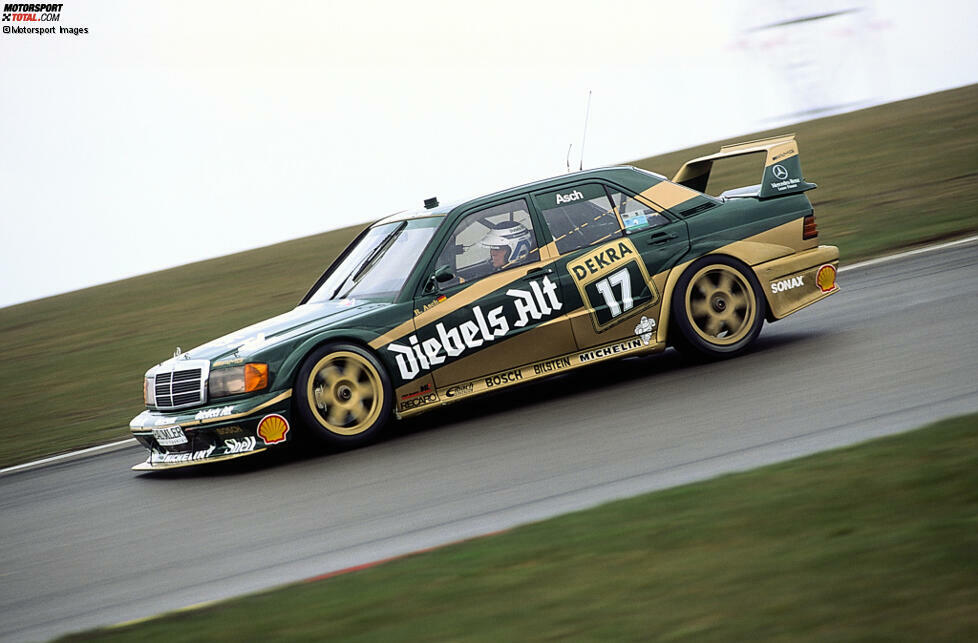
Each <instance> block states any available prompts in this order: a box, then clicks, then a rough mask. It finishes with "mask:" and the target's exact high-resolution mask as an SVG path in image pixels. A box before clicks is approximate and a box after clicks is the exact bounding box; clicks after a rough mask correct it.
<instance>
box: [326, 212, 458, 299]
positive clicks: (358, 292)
mask: <svg viewBox="0 0 978 643" xmlns="http://www.w3.org/2000/svg"><path fill="white" fill-rule="evenodd" d="M441 222H442V219H441V218H440V217H438V218H436V217H427V218H423V219H412V220H410V221H394V222H391V223H385V224H383V225H378V226H374V227H373V228H370V230H368V231H367V234H366V235H364V236H363V237H362V238H361V239H360V241H359V242H358V243H357V245H356V246H355V247H353V248H352V249H351V250H350V252H349V253H347V255H346V257H344V258H343V260H342V261H341V262H340V263H339V264H337V265H336V266H334V267H333V269H332V270H331V271H330V273H329V276H328V277H326V281H324V282H323V283H322V284H321V285H320V286H319V288H317V289H316V291H315V292H314V293H313V294H312V296H311V297H310V298H309V299H308V301H307V303H312V302H321V301H328V300H330V299H382V300H387V301H390V300H393V299H394V297H396V296H397V293H399V292H401V288H402V287H403V286H404V281H405V280H406V279H407V278H408V275H410V274H411V268H413V267H414V264H415V262H416V261H417V260H418V257H420V256H421V253H422V252H423V251H424V249H425V247H426V246H427V245H428V242H429V241H430V240H431V237H432V235H433V234H434V233H435V230H436V229H437V228H438V225H439V224H440V223H441Z"/></svg>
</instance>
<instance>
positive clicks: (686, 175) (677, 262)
mask: <svg viewBox="0 0 978 643" xmlns="http://www.w3.org/2000/svg"><path fill="white" fill-rule="evenodd" d="M744 154H758V155H759V156H761V157H763V158H764V169H763V173H762V176H761V183H760V184H759V185H754V186H750V187H745V188H740V189H737V190H731V191H729V192H725V193H723V194H721V195H719V196H710V195H708V194H706V192H705V190H706V187H707V183H708V181H709V176H710V171H711V169H712V166H713V164H714V163H715V162H716V161H718V160H723V159H726V158H729V157H733V156H740V155H744ZM814 187H815V185H814V184H812V183H808V182H807V181H805V179H804V178H803V176H802V171H801V163H800V161H799V157H798V146H797V144H796V142H795V140H794V137H793V136H783V137H779V138H773V139H765V140H761V141H754V142H750V143H743V144H740V145H732V146H727V147H724V148H722V149H721V150H720V152H719V153H718V154H714V155H711V156H706V157H703V158H699V159H694V160H692V161H690V162H688V163H686V164H685V165H684V166H683V167H682V168H681V169H680V171H679V172H678V174H677V175H676V176H675V177H674V178H673V180H672V181H669V180H666V179H665V177H663V176H660V175H657V174H653V173H650V172H645V171H643V170H639V169H636V168H633V167H611V168H603V169H598V170H589V171H585V172H577V173H574V174H567V175H564V176H559V177H555V178H552V179H548V180H546V181H539V182H537V183H531V184H529V185H523V186H519V187H515V188H512V189H509V190H504V191H502V192H497V193H494V194H489V195H486V196H482V197H479V198H476V199H472V200H470V201H467V202H464V203H461V204H456V205H451V206H439V205H438V204H437V201H434V200H431V201H430V202H427V203H426V207H425V209H423V210H419V211H416V212H412V213H407V214H398V215H394V216H391V217H388V218H386V219H383V220H381V221H379V222H377V223H375V224H374V225H372V226H370V227H369V228H367V229H366V230H365V231H364V232H363V233H361V234H360V236H359V237H357V239H355V240H354V241H353V243H351V244H350V246H349V247H348V248H347V249H346V250H344V252H343V253H342V254H341V255H340V256H339V258H337V259H336V261H334V262H333V265H331V266H330V267H329V269H328V270H326V272H325V273H324V274H323V275H322V277H320V278H319V280H318V281H317V282H316V283H315V285H314V286H313V287H312V289H311V290H310V291H309V292H308V293H307V294H306V296H305V297H304V298H303V299H302V301H301V302H299V305H298V306H296V307H295V308H294V309H293V310H291V311H289V312H287V313H285V314H283V315H279V316H278V317H274V318H272V319H269V320H267V321H264V322H261V323H258V324H255V325H254V326H251V327H249V328H245V329H243V330H241V331H238V332H236V333H233V334H231V335H228V336H226V337H222V338H220V339H217V340H215V341H213V342H210V343H208V344H204V345H203V346H199V347H197V348H195V349H193V350H191V351H188V352H186V353H182V354H180V353H179V351H178V353H177V354H175V355H174V357H173V358H172V359H169V360H167V361H165V362H163V363H162V364H159V365H157V366H154V367H153V368H151V369H149V370H148V371H147V372H146V379H145V382H144V390H145V401H146V410H145V411H143V412H142V413H141V414H139V415H138V416H137V417H136V418H135V419H133V421H132V423H131V424H130V428H131V430H132V433H133V435H135V436H136V438H137V439H138V440H139V441H140V442H141V443H142V444H143V445H144V446H145V447H146V448H147V449H148V450H149V456H148V458H147V459H146V461H145V462H143V463H141V464H139V465H137V466H136V467H134V468H135V469H137V470H152V469H162V468H169V467H177V466H185V465H189V464H197V463H201V462H213V461H218V460H223V459H228V458H236V457H240V456H242V455H247V454H254V453H259V452H261V451H264V450H265V449H267V448H269V447H273V446H278V445H282V444H285V443H287V442H289V441H291V440H293V439H295V438H296V437H297V436H299V435H303V436H306V437H309V438H313V439H317V440H319V441H321V442H325V443H332V444H356V443H361V442H365V441H367V440H370V439H371V438H373V437H375V436H376V435H377V434H378V433H379V432H380V431H381V430H382V429H383V428H384V427H385V426H386V425H387V424H388V421H389V420H390V419H391V418H401V417H405V416H408V415H412V414H415V413H420V412H423V411H425V410H427V409H430V408H434V407H436V406H438V405H441V404H447V403H450V402H455V401H456V400H459V399H464V398H467V397H471V396H473V395H478V394H479V393H484V392H486V391H490V390H496V389H500V388H504V387H507V386H512V385H515V384H521V383H523V382H527V381H529V380H532V379H536V378H539V377H546V376H549V375H552V374H554V373H561V372H564V371H567V370H570V369H574V368H578V367H581V366H586V365H588V364H592V363H595V362H600V361H604V360H609V359H617V358H620V357H623V356H629V355H639V354H644V353H651V352H656V351H661V350H664V349H665V348H666V347H667V346H670V345H671V346H675V347H676V348H678V349H679V350H681V351H683V352H685V353H688V354H691V355H694V356H697V357H706V358H722V357H730V356H733V355H736V354H738V353H741V352H743V351H744V350H745V349H746V348H747V347H748V346H749V345H750V344H751V342H753V341H754V339H755V338H756V337H757V335H758V333H759V332H760V330H761V326H762V325H763V323H764V322H765V321H768V322H773V321H776V320H779V319H782V318H784V317H786V316H787V315H790V314H791V313H793V312H795V311H797V310H799V309H801V308H803V307H805V306H808V305H810V304H813V303H815V302H816V301H819V300H821V299H824V298H825V297H827V296H829V295H831V294H832V293H834V292H836V291H837V290H838V286H837V285H836V281H835V277H836V268H837V266H838V258H839V252H838V249H837V248H835V247H832V246H820V245H819V244H818V231H817V229H816V226H815V217H814V214H813V211H812V205H811V202H810V201H809V200H808V197H807V196H806V194H805V192H806V191H807V190H810V189H812V188H814Z"/></svg>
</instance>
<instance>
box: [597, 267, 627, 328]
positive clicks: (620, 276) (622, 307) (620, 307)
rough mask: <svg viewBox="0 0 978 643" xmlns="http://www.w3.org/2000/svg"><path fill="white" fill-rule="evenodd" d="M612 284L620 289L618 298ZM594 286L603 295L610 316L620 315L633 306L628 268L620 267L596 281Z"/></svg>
mask: <svg viewBox="0 0 978 643" xmlns="http://www.w3.org/2000/svg"><path fill="white" fill-rule="evenodd" d="M612 286H616V287H618V288H620V289H621V298H620V300H619V298H617V297H615V292H614V290H612ZM594 287H595V288H597V289H598V292H599V293H601V296H602V297H604V303H605V305H607V306H608V311H609V312H610V313H611V316H612V318H614V317H617V316H619V315H621V314H622V313H623V312H625V311H626V310H631V309H632V308H633V307H634V306H635V302H634V301H632V279H631V277H630V276H629V274H628V268H622V269H621V270H619V271H617V272H613V273H612V274H610V275H608V276H607V277H605V278H604V279H602V280H600V281H598V282H596V283H595V284H594Z"/></svg>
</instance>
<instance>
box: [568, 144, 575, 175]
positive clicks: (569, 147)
mask: <svg viewBox="0 0 978 643" xmlns="http://www.w3.org/2000/svg"><path fill="white" fill-rule="evenodd" d="M572 147H574V144H573V143H571V144H570V145H568V146H567V173H568V174H570V151H571V148H572Z"/></svg>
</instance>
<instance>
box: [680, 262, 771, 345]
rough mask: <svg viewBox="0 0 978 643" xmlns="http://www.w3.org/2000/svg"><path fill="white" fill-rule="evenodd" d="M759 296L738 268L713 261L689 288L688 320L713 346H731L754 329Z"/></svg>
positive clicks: (694, 277) (695, 275)
mask: <svg viewBox="0 0 978 643" xmlns="http://www.w3.org/2000/svg"><path fill="white" fill-rule="evenodd" d="M755 301H757V298H756V296H755V294H754V289H753V288H752V287H751V284H750V282H749V281H748V280H747V278H746V277H744V275H742V274H741V273H740V271H739V270H736V269H735V268H733V267H731V266H727V265H724V264H720V263H717V264H711V265H707V266H704V267H703V268H701V269H700V270H698V271H697V272H696V273H695V274H694V275H693V277H692V278H691V279H690V280H689V286H688V287H687V288H686V301H685V304H686V319H687V320H688V321H689V325H690V326H691V327H692V330H693V332H695V333H696V334H697V335H699V336H700V337H701V338H702V339H703V340H704V341H706V342H708V343H710V344H712V345H714V346H730V345H733V344H736V343H737V342H739V341H741V340H742V339H744V338H745V337H746V336H747V335H749V334H750V333H751V331H752V329H753V328H754V321H755V319H756V318H757V313H758V311H757V306H756V305H755V303H754V302H755Z"/></svg>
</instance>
